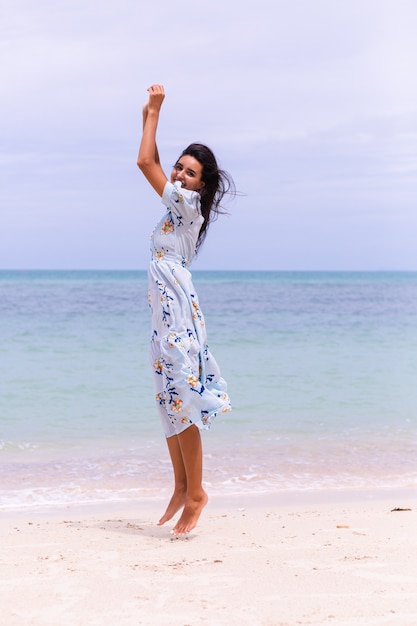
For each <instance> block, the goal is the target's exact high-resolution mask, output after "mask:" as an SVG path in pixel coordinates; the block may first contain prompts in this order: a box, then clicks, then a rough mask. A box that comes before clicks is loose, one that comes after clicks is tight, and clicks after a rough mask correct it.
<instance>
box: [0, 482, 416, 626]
mask: <svg viewBox="0 0 417 626" xmlns="http://www.w3.org/2000/svg"><path fill="white" fill-rule="evenodd" d="M164 504H165V503H164V502H160V501H154V502H149V501H148V502H146V503H143V502H142V503H138V506H137V507H136V508H135V509H133V507H132V506H129V507H126V505H121V506H119V507H117V508H116V507H115V505H112V506H109V507H107V508H106V509H105V508H104V507H103V505H100V507H96V508H95V509H94V508H91V507H90V508H89V509H87V508H80V507H77V508H73V509H72V508H65V509H55V510H49V511H48V510H44V511H39V510H37V511H36V510H31V511H30V512H28V511H26V512H24V513H22V512H19V513H2V514H1V522H0V538H1V556H0V572H1V578H0V607H1V610H0V624H1V625H2V626H48V625H54V626H67V625H68V626H95V625H100V626H107V625H109V626H110V625H111V626H137V625H140V624H144V625H148V624H149V625H153V624H155V625H158V626H162V625H164V624H167V625H168V624H169V625H170V626H187V625H189V626H194V625H198V624H207V625H209V626H221V625H225V626H226V625H227V626H234V625H236V626H242V625H251V626H254V625H268V626H272V625H273V626H280V625H284V624H285V625H288V626H298V625H299V624H302V625H307V624H308V625H323V624H329V625H349V626H361V625H363V626H374V625H375V626H376V625H378V624H383V625H384V626H387V625H389V626H390V625H392V626H394V625H395V626H415V625H416V624H417V495H416V493H415V492H412V491H408V492H404V493H402V494H394V495H392V494H384V493H382V494H381V493H380V494H378V493H377V494H349V493H342V494H338V495H337V496H335V495H333V494H321V495H320V494H303V493H298V494H285V493H282V494H276V495H275V496H273V498H272V497H271V496H264V497H263V498H259V497H258V498H255V497H254V498H248V497H241V498H238V497H235V498H229V499H227V500H226V499H221V498H216V499H214V498H213V499H212V501H211V502H210V504H209V506H208V507H207V508H206V510H205V511H204V513H203V516H202V518H201V520H200V524H199V526H198V528H197V529H196V530H195V531H194V532H193V533H192V534H191V535H190V536H189V537H188V538H187V539H176V538H174V537H173V536H172V535H170V532H169V531H170V529H171V527H172V524H167V525H166V527H162V528H158V527H156V526H155V520H157V519H158V518H159V516H160V514H161V513H162V509H163V508H164ZM395 507H401V508H411V509H412V510H411V511H395V512H391V509H393V508H395Z"/></svg>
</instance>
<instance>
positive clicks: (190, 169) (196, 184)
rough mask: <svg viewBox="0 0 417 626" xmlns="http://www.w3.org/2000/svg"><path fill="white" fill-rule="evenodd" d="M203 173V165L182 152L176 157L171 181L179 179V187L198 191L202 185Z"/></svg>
mask: <svg viewBox="0 0 417 626" xmlns="http://www.w3.org/2000/svg"><path fill="white" fill-rule="evenodd" d="M202 174H203V166H202V165H201V163H200V161H197V159H195V158H194V157H192V156H190V155H189V154H184V155H183V156H182V157H180V158H179V159H178V161H177V162H176V163H175V165H174V169H173V170H172V173H171V183H175V182H176V181H177V180H179V181H180V183H181V187H183V188H184V189H189V190H190V191H200V189H201V188H202V187H204V182H203V181H202V180H201V176H202Z"/></svg>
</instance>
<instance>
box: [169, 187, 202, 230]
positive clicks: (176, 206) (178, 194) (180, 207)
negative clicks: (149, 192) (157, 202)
mask: <svg viewBox="0 0 417 626" xmlns="http://www.w3.org/2000/svg"><path fill="white" fill-rule="evenodd" d="M162 204H163V205H164V206H166V207H167V208H168V209H169V210H170V211H172V212H173V213H175V214H176V215H178V216H179V217H182V218H183V219H185V220H187V221H188V220H190V221H191V220H194V219H195V218H196V217H198V216H200V215H201V213H200V194H199V193H198V192H197V191H191V190H190V189H182V187H181V183H180V182H176V183H174V184H173V183H171V182H169V181H167V182H166V184H165V187H164V191H163V193H162Z"/></svg>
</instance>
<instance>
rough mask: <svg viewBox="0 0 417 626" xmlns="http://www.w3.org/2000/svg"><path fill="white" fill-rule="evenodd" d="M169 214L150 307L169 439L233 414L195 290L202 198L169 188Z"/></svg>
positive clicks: (159, 237) (153, 271)
mask: <svg viewBox="0 0 417 626" xmlns="http://www.w3.org/2000/svg"><path fill="white" fill-rule="evenodd" d="M162 203H163V204H164V205H165V207H166V208H167V212H166V214H165V215H164V216H163V218H162V219H161V221H160V222H159V223H158V224H157V226H156V227H155V229H154V231H153V233H152V236H151V252H152V258H151V262H150V265H149V272H148V279H149V305H150V308H151V312H152V336H151V346H150V359H151V364H152V369H153V372H154V382H155V390H156V404H157V407H158V411H159V414H160V416H161V420H162V425H163V428H164V432H165V436H166V437H171V436H173V435H178V434H179V433H181V432H182V431H183V430H185V429H186V428H188V427H189V426H191V424H195V425H196V426H198V427H199V428H200V429H203V428H205V429H207V428H209V426H210V424H211V421H212V420H213V418H214V417H215V416H216V415H217V414H219V413H224V412H226V411H230V408H231V407H230V400H229V396H228V394H227V385H226V382H225V380H224V379H223V378H222V377H221V374H220V370H219V367H218V365H217V363H216V361H215V359H214V358H213V356H212V354H211V353H210V350H209V348H208V345H207V334H206V327H205V324H204V317H203V313H202V311H201V309H200V306H199V303H198V297H197V294H196V291H195V289H194V287H193V283H192V277H191V273H190V272H189V270H188V269H187V266H188V265H189V264H190V263H191V261H192V259H193V257H194V255H195V248H196V243H197V238H198V234H199V231H200V227H201V224H202V223H203V222H204V218H203V216H202V215H201V212H200V195H199V193H198V192H196V191H190V190H188V189H182V188H181V183H179V182H176V183H175V184H172V183H170V182H167V183H166V185H165V188H164V192H163V195H162Z"/></svg>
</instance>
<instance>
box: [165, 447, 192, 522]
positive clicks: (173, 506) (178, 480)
mask: <svg viewBox="0 0 417 626" xmlns="http://www.w3.org/2000/svg"><path fill="white" fill-rule="evenodd" d="M167 444H168V450H169V455H170V457H171V463H172V467H173V470H174V493H173V494H172V498H171V500H170V501H169V504H168V507H167V510H166V511H165V513H164V514H163V516H162V517H161V519H160V520H159V522H158V526H162V524H165V522H167V521H168V520H170V519H171V518H172V517H174V515H175V513H177V511H179V510H180V509H181V508H182V507H183V506H184V505H185V497H186V493H187V474H186V471H185V466H184V461H183V458H182V452H181V446H180V442H179V440H178V435H174V436H173V437H168V438H167Z"/></svg>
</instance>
